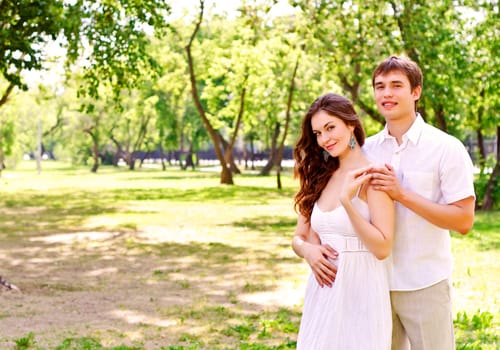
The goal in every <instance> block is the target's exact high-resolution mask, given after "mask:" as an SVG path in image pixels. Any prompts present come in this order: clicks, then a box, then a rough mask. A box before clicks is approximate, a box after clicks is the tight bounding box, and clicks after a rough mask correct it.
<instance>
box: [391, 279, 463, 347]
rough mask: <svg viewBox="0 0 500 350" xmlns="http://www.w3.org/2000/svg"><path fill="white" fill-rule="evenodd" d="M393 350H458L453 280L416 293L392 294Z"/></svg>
mask: <svg viewBox="0 0 500 350" xmlns="http://www.w3.org/2000/svg"><path fill="white" fill-rule="evenodd" d="M391 304H392V321H393V326H392V350H409V349H411V350H454V349H455V336H454V334H453V314H452V308H451V287H450V281H449V280H443V281H441V282H439V283H436V284H434V285H432V286H430V287H427V288H424V289H419V290H415V291H404V292H398V291H394V292H391Z"/></svg>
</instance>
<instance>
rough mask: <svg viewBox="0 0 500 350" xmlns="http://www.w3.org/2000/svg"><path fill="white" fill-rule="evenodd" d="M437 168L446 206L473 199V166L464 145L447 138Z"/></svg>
mask: <svg viewBox="0 0 500 350" xmlns="http://www.w3.org/2000/svg"><path fill="white" fill-rule="evenodd" d="M443 147H445V149H444V152H443V157H442V158H441V162H440V167H439V177H440V182H441V192H442V194H443V198H444V200H445V202H446V203H447V204H450V203H453V202H456V201H459V200H461V199H465V198H468V197H473V198H475V197H476V195H475V192H474V165H473V164H472V160H471V158H470V156H469V154H468V153H467V150H466V149H465V147H464V145H463V144H462V143H461V142H460V141H459V140H458V139H456V138H454V137H451V136H450V138H449V140H448V142H446V143H445V144H443Z"/></svg>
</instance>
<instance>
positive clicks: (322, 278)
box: [292, 94, 394, 350]
mask: <svg viewBox="0 0 500 350" xmlns="http://www.w3.org/2000/svg"><path fill="white" fill-rule="evenodd" d="M364 140H365V134H364V131H363V128H362V125H361V122H360V119H359V117H358V116H357V114H356V112H355V110H354V107H353V105H352V104H351V102H350V101H349V100H348V99H346V98H344V97H342V96H339V95H335V94H326V95H323V96H321V97H319V98H318V99H317V100H316V101H314V103H313V104H312V105H311V107H310V108H309V111H308V112H307V114H306V116H305V118H304V120H303V121H302V133H301V135H300V138H299V140H298V142H297V145H296V147H295V149H294V158H295V162H296V165H295V176H296V177H298V178H299V180H300V189H299V191H298V193H297V194H296V196H295V208H296V210H297V211H298V213H299V217H298V222H297V228H296V232H295V236H294V238H293V241H292V247H293V250H294V251H295V253H296V254H297V255H298V256H300V257H303V258H304V259H305V260H306V261H307V263H308V264H309V266H310V267H311V270H312V273H311V276H310V277H309V280H308V283H307V287H306V293H305V299H304V309H303V314H302V320H301V324H300V330H299V334H298V340H297V349H299V350H300V349H303V350H313V349H314V350H322V349H325V350H326V349H328V350H332V349H339V350H348V349H352V350H359V349H370V350H378V349H382V350H388V349H390V347H391V330H392V321H391V305H390V299H389V286H388V278H387V271H386V265H385V261H384V260H383V259H385V258H386V257H388V256H389V254H390V251H391V246H392V240H393V234H394V203H393V201H392V200H391V199H390V197H389V196H388V195H387V194H386V193H384V192H382V191H375V190H374V189H373V188H372V187H370V185H369V180H370V178H371V174H370V173H368V170H369V169H370V162H369V161H368V160H367V158H366V157H365V155H364V154H363V152H362V150H361V146H362V145H363V143H364ZM332 264H333V265H335V266H336V268H337V269H336V275H335V267H333V265H332ZM333 280H334V282H332V281H333Z"/></svg>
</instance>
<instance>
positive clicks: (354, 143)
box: [349, 135, 356, 149]
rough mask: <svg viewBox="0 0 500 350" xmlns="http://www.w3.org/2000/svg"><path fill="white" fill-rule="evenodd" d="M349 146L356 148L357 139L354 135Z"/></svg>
mask: <svg viewBox="0 0 500 350" xmlns="http://www.w3.org/2000/svg"><path fill="white" fill-rule="evenodd" d="M349 147H351V149H354V147H356V139H355V138H354V135H352V136H351V140H349Z"/></svg>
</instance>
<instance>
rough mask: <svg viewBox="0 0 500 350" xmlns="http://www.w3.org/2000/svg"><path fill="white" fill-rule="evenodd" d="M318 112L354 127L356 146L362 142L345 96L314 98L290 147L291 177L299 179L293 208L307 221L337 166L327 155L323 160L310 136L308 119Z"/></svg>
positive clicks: (363, 133)
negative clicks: (297, 138) (295, 142)
mask: <svg viewBox="0 0 500 350" xmlns="http://www.w3.org/2000/svg"><path fill="white" fill-rule="evenodd" d="M319 111H325V112H326V113H328V114H329V115H331V116H335V117H337V118H340V119H342V120H343V121H344V123H346V125H353V126H354V137H355V138H356V142H357V143H358V145H359V146H363V144H364V143H365V132H364V130H363V126H362V125H361V120H360V119H359V116H358V115H357V114H356V111H355V110H354V106H353V105H352V103H351V101H349V100H348V99H347V98H345V97H343V96H340V95H337V94H332V93H328V94H325V95H323V96H320V97H318V98H317V99H316V100H315V101H314V102H313V103H312V105H311V107H309V110H308V111H307V113H306V115H305V117H304V119H303V120H302V130H301V131H302V132H301V135H300V138H299V140H298V141H297V144H296V145H295V148H294V150H293V157H294V159H295V169H294V173H295V178H299V180H300V189H299V191H298V192H297V194H296V195H295V210H296V211H298V212H299V213H300V214H302V215H303V216H304V217H305V218H306V219H307V220H310V218H311V213H312V210H313V207H314V203H315V202H316V201H317V200H318V198H319V196H320V195H321V191H323V189H324V188H325V187H326V184H327V183H328V180H330V177H331V176H332V174H333V173H334V172H335V170H337V169H338V167H339V160H338V158H336V157H335V158H334V157H331V156H329V157H328V159H327V160H326V161H325V158H324V156H323V148H321V147H320V146H319V145H318V142H317V139H316V135H314V133H313V130H312V126H311V118H312V117H313V115H315V114H316V113H318V112H319Z"/></svg>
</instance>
